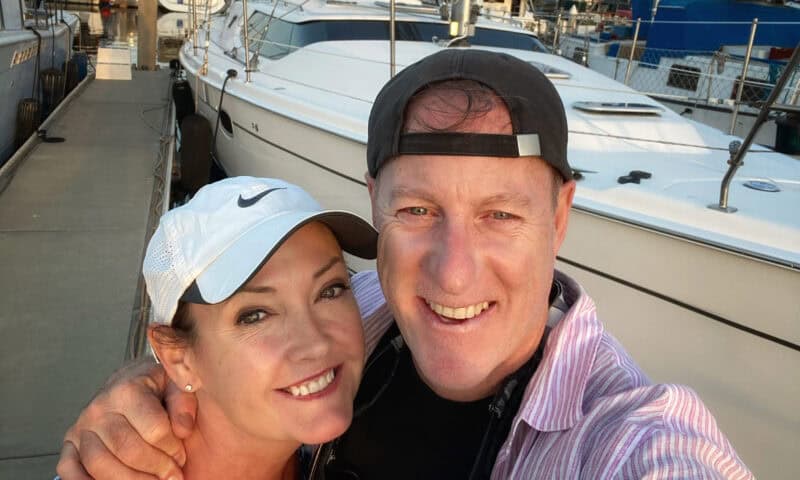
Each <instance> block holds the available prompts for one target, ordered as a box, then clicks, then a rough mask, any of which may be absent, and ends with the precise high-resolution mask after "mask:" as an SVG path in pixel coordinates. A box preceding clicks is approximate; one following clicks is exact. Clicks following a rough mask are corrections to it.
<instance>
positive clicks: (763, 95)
mask: <svg viewBox="0 0 800 480" xmlns="http://www.w3.org/2000/svg"><path fill="white" fill-rule="evenodd" d="M740 83H742V76H741V75H736V81H735V82H733V88H732V89H731V99H736V94H737V93H738V92H739V84H740ZM770 92H772V85H770V84H769V81H768V80H764V79H763V78H753V77H745V80H744V88H743V89H742V101H743V102H745V103H747V102H758V101H761V100H766V99H767V97H768V96H769V94H770Z"/></svg>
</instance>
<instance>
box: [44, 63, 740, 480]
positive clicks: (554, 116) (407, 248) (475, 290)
mask: <svg viewBox="0 0 800 480" xmlns="http://www.w3.org/2000/svg"><path fill="white" fill-rule="evenodd" d="M566 144H567V125H566V118H565V114H564V109H563V106H562V104H561V101H560V99H559V96H558V94H557V92H556V90H555V88H554V87H553V86H552V84H550V82H549V81H548V80H547V79H546V77H544V75H542V74H541V73H540V72H538V71H537V70H536V69H534V68H533V67H532V66H530V65H529V64H527V63H525V62H523V61H520V60H518V59H515V58H513V57H510V56H507V55H502V54H496V53H489V52H484V51H474V50H455V49H452V50H446V51H443V52H440V53H438V54H436V55H433V56H431V57H428V58H426V59H424V60H422V61H421V62H418V63H417V64H414V65H412V66H410V67H408V68H406V69H405V70H403V71H402V72H400V74H398V75H397V76H396V77H395V78H393V79H392V80H391V81H390V82H389V83H388V84H387V85H386V86H385V87H384V89H383V90H382V91H381V93H380V94H379V95H378V97H377V99H376V101H375V104H374V106H373V109H372V113H371V115H370V122H369V144H368V147H367V156H368V167H369V173H368V176H367V182H368V188H369V192H370V198H371V201H372V211H373V222H374V224H375V226H376V227H377V228H378V230H379V232H380V236H379V245H378V262H377V267H378V268H377V278H379V280H380V286H379V285H377V284H376V275H375V274H374V273H364V274H359V275H357V276H356V277H355V278H354V280H353V283H354V289H355V291H356V295H357V298H358V300H359V304H360V306H361V309H362V314H364V316H365V333H366V338H367V348H368V349H369V351H371V352H372V353H371V355H370V358H369V360H368V364H367V367H366V370H365V375H364V379H363V381H362V387H361V389H360V390H359V397H358V398H357V399H356V418H355V419H354V421H353V425H352V426H351V428H350V430H348V432H347V433H346V434H345V435H344V436H343V437H341V438H340V439H339V440H337V441H334V442H332V443H331V444H329V445H325V446H323V447H322V448H320V449H318V452H317V456H316V459H315V462H314V466H313V473H312V475H313V476H314V478H323V477H324V478H329V479H334V478H362V479H372V478H459V479H461V478H494V479H505V478H559V479H560V478H590V479H596V478H641V477H645V476H649V477H657V478H665V477H668V478H751V477H752V475H751V474H750V473H749V472H748V470H747V468H746V467H745V466H744V465H743V463H742V462H741V460H740V459H739V458H738V456H737V455H736V453H735V451H734V450H733V448H732V447H731V445H730V444H729V442H728V441H727V440H726V439H725V437H724V436H723V435H722V433H721V432H720V431H719V429H718V428H717V426H716V423H715V421H714V419H713V417H712V416H711V414H710V413H709V412H708V411H707V409H706V408H705V407H704V406H703V404H702V402H701V401H700V400H699V398H697V396H696V395H695V394H694V393H693V392H692V391H690V390H688V389H687V388H684V387H680V386H675V385H652V384H650V383H649V381H648V380H647V379H646V378H645V376H644V375H643V374H642V372H641V371H640V370H639V369H638V368H637V367H636V366H635V365H634V363H633V362H632V360H631V359H630V357H629V356H628V355H627V354H626V353H625V351H624V350H623V349H622V347H621V346H620V345H619V344H618V343H617V342H616V341H615V340H614V339H613V338H611V337H610V336H609V335H608V334H606V333H604V331H603V327H602V325H601V324H600V322H599V320H598V319H597V317H596V314H595V308H594V304H593V303H592V301H591V299H590V298H589V297H588V296H587V295H586V294H585V292H583V291H582V289H581V288H580V286H579V285H577V284H576V283H575V282H574V281H573V280H571V279H570V278H568V277H566V276H565V275H563V274H560V273H557V272H556V273H554V263H555V257H556V254H557V253H558V249H559V247H560V245H561V243H562V241H563V239H564V236H565V234H566V230H567V221H568V218H569V210H570V206H571V204H572V197H573V194H574V192H575V182H574V181H573V180H572V178H571V170H570V168H569V165H568V163H567V158H566V152H567V150H566ZM379 287H380V288H379ZM381 289H382V292H383V294H385V296H386V298H385V301H384V298H383V295H382V293H381ZM124 377H125V379H123V380H122V381H117V382H114V383H112V386H111V387H109V388H108V389H107V390H106V391H104V392H103V393H101V394H100V395H99V396H98V398H97V399H96V400H95V401H94V402H93V403H92V404H91V405H90V406H89V407H88V408H87V410H86V411H85V412H84V413H83V414H82V416H81V418H79V420H78V423H77V424H76V426H74V427H73V428H72V429H71V430H70V432H68V434H67V438H66V441H65V446H64V450H63V452H62V459H61V462H60V463H59V473H61V475H62V476H63V477H64V478H66V479H67V480H71V479H72V478H82V477H81V474H85V472H82V471H81V467H80V465H79V464H78V460H77V459H78V450H80V458H81V460H82V461H83V463H84V465H85V467H86V470H87V471H88V472H89V473H91V474H94V475H96V476H102V477H108V476H111V475H114V476H116V477H121V478H124V477H125V475H129V477H130V478H134V477H133V476H132V475H130V474H131V473H132V471H131V470H130V469H128V467H125V466H124V465H133V466H134V468H136V469H138V470H139V472H148V473H152V474H155V475H157V476H159V478H173V477H171V476H172V475H175V477H174V478H179V477H178V475H179V471H178V464H180V463H181V461H182V460H183V457H182V455H183V454H182V449H181V447H180V442H179V440H178V439H177V438H176V436H175V435H178V436H183V435H185V434H186V431H187V429H190V428H191V423H192V420H191V413H187V412H191V408H190V407H186V406H185V405H184V404H185V402H187V401H188V400H187V398H186V397H183V398H178V399H177V400H171V399H168V400H167V405H168V406H169V408H170V409H171V415H170V419H172V424H173V426H174V432H175V433H174V434H173V432H172V431H171V430H172V429H170V420H169V419H168V418H167V415H166V413H165V412H164V411H163V409H161V408H160V404H159V400H158V398H160V396H162V395H163V390H164V385H163V384H164V378H163V374H162V373H161V372H160V371H159V370H158V369H157V368H149V369H146V371H145V372H144V373H139V374H135V373H134V374H130V373H127V374H125V375H124ZM147 444H150V445H147Z"/></svg>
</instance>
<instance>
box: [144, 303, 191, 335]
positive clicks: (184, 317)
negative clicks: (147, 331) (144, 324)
mask: <svg viewBox="0 0 800 480" xmlns="http://www.w3.org/2000/svg"><path fill="white" fill-rule="evenodd" d="M153 336H154V337H156V340H157V341H158V342H159V343H165V344H168V345H173V346H191V345H193V344H194V342H195V340H196V339H197V330H195V325H194V320H192V318H191V317H190V316H189V304H188V303H186V302H178V308H177V310H175V315H173V317H172V325H157V326H156V327H155V328H153Z"/></svg>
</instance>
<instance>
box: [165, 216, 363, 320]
mask: <svg viewBox="0 0 800 480" xmlns="http://www.w3.org/2000/svg"><path fill="white" fill-rule="evenodd" d="M310 222H321V223H323V224H325V225H326V226H328V228H330V229H331V231H332V232H333V234H334V236H335V237H336V240H337V241H338V242H339V245H340V246H341V247H342V250H344V251H345V252H348V253H351V254H353V255H355V256H358V257H361V258H365V259H374V258H375V257H376V255H377V239H378V233H377V232H376V231H375V229H374V228H373V227H372V225H370V224H369V222H367V221H366V220H364V219H363V218H361V217H359V216H357V215H355V214H353V213H350V212H345V211H339V210H325V211H322V212H296V213H291V214H286V215H281V216H279V217H273V218H270V219H269V220H265V221H264V222H262V223H260V224H258V225H256V226H255V227H253V228H251V229H250V230H248V231H247V232H246V233H245V234H244V235H242V236H241V237H239V238H238V239H236V241H235V242H234V243H233V244H231V245H230V246H229V247H228V248H226V249H225V251H224V252H223V253H222V254H221V255H220V256H219V257H218V258H217V259H215V260H214V261H213V262H212V263H211V264H210V265H209V266H208V267H206V269H205V270H203V272H202V273H200V275H199V276H198V277H197V278H196V279H195V281H194V282H193V283H192V285H191V286H190V287H189V288H188V289H187V290H186V292H185V293H184V295H183V297H182V298H181V299H182V300H184V301H187V302H191V303H205V304H215V303H220V302H222V301H224V300H226V299H227V298H228V297H230V296H231V295H233V294H234V293H235V292H236V291H237V290H238V289H239V288H240V287H241V286H242V285H244V284H245V283H247V282H248V281H249V280H250V279H251V278H252V277H253V275H255V274H256V272H258V270H259V269H260V268H261V266H262V265H263V264H264V263H266V262H267V261H268V260H269V258H270V257H271V256H272V254H273V253H275V252H276V251H277V250H278V248H280V246H281V245H282V244H283V242H285V241H286V239H287V238H289V237H290V236H291V235H292V234H293V233H294V232H296V231H297V230H298V229H300V228H302V227H303V226H304V225H306V224H308V223H310Z"/></svg>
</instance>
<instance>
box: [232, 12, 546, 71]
mask: <svg viewBox="0 0 800 480" xmlns="http://www.w3.org/2000/svg"><path fill="white" fill-rule="evenodd" d="M256 15H258V17H256ZM267 23H268V17H267V16H266V15H264V14H263V13H261V12H256V13H254V14H253V15H251V16H250V23H249V25H248V28H249V30H250V31H249V32H248V33H249V35H250V39H251V42H256V43H258V44H259V47H258V48H259V50H260V53H261V54H262V55H264V56H266V57H268V58H273V59H275V58H280V57H282V56H284V55H286V54H288V53H290V52H291V50H293V49H297V48H301V47H305V46H307V45H311V44H313V43H317V42H325V41H336V40H389V22H386V21H382V20H324V21H312V22H305V23H299V24H293V23H288V22H286V21H284V20H279V19H277V18H273V20H272V22H271V23H269V30H271V32H268V33H267V37H266V38H264V37H263V36H262V35H263V30H264V28H265V27H266V25H267ZM396 38H397V40H400V41H404V40H405V41H417V42H430V41H433V40H434V39H441V40H447V39H449V38H450V36H449V34H448V26H447V24H444V23H434V22H398V23H397V31H396ZM254 39H255V40H254ZM470 42H471V43H472V44H473V45H481V46H487V47H501V48H512V49H517V50H527V51H535V52H544V51H546V49H545V47H544V46H543V45H542V44H541V43H540V42H539V40H538V39H537V38H536V37H534V36H533V35H528V34H525V33H519V32H509V31H505V30H493V29H488V28H482V27H478V28H477V29H476V31H475V36H474V37H472V38H471V39H470ZM289 45H291V47H289Z"/></svg>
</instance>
